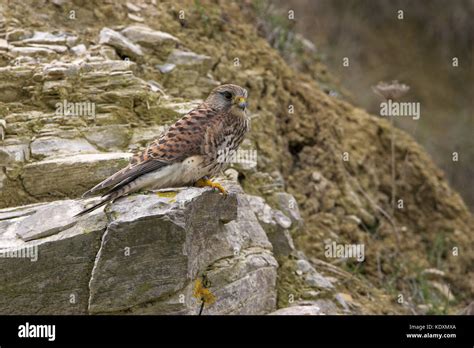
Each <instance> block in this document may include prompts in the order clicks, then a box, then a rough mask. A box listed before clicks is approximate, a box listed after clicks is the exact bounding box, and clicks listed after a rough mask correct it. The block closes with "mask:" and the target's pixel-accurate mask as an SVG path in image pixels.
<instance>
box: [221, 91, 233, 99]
mask: <svg viewBox="0 0 474 348" xmlns="http://www.w3.org/2000/svg"><path fill="white" fill-rule="evenodd" d="M221 94H222V95H223V96H224V98H225V99H227V100H231V99H232V93H230V92H222V93H221Z"/></svg>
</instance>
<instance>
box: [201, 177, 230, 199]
mask: <svg viewBox="0 0 474 348" xmlns="http://www.w3.org/2000/svg"><path fill="white" fill-rule="evenodd" d="M195 185H196V186H197V187H206V186H209V187H212V188H216V189H218V190H219V191H220V192H221V193H222V194H224V195H227V191H226V190H225V188H224V187H223V186H222V185H221V184H219V183H217V182H212V181H211V180H209V179H206V178H202V179H199V180H198V181H196V184H195Z"/></svg>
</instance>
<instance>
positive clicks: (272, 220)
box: [247, 195, 295, 257]
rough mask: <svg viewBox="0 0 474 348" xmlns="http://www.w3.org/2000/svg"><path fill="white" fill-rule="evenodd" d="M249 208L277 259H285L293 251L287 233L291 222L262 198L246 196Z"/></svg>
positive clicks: (290, 239) (291, 241)
mask: <svg viewBox="0 0 474 348" xmlns="http://www.w3.org/2000/svg"><path fill="white" fill-rule="evenodd" d="M247 199H248V200H249V203H250V207H251V209H252V211H253V212H254V213H255V214H256V216H257V218H258V220H259V222H260V224H261V225H262V227H263V228H264V229H265V232H266V233H267V236H268V239H269V240H270V242H271V243H272V245H273V250H274V253H275V255H276V256H277V257H286V256H288V255H290V254H291V253H292V252H293V251H294V250H295V246H294V244H293V239H292V238H291V234H290V232H289V228H290V227H291V220H290V218H288V217H287V216H286V215H284V214H283V213H282V212H281V211H279V210H276V209H272V208H271V207H270V206H269V205H268V204H267V203H266V202H265V200H264V199H263V198H262V197H259V196H252V195H247Z"/></svg>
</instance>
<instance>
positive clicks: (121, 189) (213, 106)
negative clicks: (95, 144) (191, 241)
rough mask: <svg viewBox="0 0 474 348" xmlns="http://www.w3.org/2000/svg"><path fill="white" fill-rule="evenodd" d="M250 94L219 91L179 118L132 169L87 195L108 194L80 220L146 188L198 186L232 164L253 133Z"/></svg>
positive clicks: (221, 88) (228, 89) (230, 89)
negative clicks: (250, 129)
mask: <svg viewBox="0 0 474 348" xmlns="http://www.w3.org/2000/svg"><path fill="white" fill-rule="evenodd" d="M246 99H247V90H245V89H244V88H242V87H239V86H236V85H230V84H229V85H222V86H219V87H217V88H215V89H214V90H213V91H212V92H211V93H210V95H209V97H208V98H207V99H206V100H205V101H204V102H203V103H202V104H201V105H199V106H198V107H197V108H195V109H193V110H192V111H190V112H189V113H188V114H186V115H185V116H183V117H182V118H181V119H179V120H178V121H177V122H176V123H175V124H173V125H172V126H171V127H169V128H168V130H167V131H166V132H165V133H164V134H163V135H161V136H160V137H159V138H158V139H156V140H155V141H154V142H152V143H151V144H150V145H149V146H148V147H147V148H146V149H145V150H144V151H142V152H141V153H139V154H137V155H135V156H134V157H133V158H132V159H131V160H130V164H129V165H128V166H127V167H125V168H123V169H122V170H120V171H118V172H117V173H115V174H113V175H112V176H110V177H109V178H107V179H105V180H104V181H102V182H101V183H99V184H98V185H96V186H95V187H93V188H92V189H90V190H89V191H87V192H86V193H85V194H84V196H89V195H93V194H95V193H97V192H100V191H102V190H107V191H105V193H104V194H103V195H102V197H103V200H102V201H101V202H99V203H98V204H96V205H94V206H93V207H90V208H88V209H86V210H84V211H82V212H81V213H79V214H78V215H82V214H85V213H88V212H90V211H92V210H94V209H96V208H98V207H100V206H102V205H104V204H106V203H107V202H109V201H112V200H115V199H117V198H118V197H121V196H123V195H126V194H128V193H131V192H136V191H139V190H142V189H160V188H166V187H179V186H188V185H193V184H194V183H196V182H197V181H198V180H199V179H201V178H203V177H207V176H213V175H215V174H217V173H218V172H219V171H221V170H222V169H223V168H224V166H225V165H226V163H225V162H227V161H226V159H225V157H226V156H225V155H226V154H231V153H232V151H235V150H236V149H237V148H238V146H239V145H240V144H241V143H242V140H243V138H244V135H245V133H246V132H247V131H248V118H247V115H246V106H247V103H246Z"/></svg>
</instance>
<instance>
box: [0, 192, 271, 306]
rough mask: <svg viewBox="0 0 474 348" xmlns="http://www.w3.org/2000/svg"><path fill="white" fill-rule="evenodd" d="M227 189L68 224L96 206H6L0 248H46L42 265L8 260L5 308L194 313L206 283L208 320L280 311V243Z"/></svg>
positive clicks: (179, 195)
mask: <svg viewBox="0 0 474 348" xmlns="http://www.w3.org/2000/svg"><path fill="white" fill-rule="evenodd" d="M224 185H225V186H226V188H227V189H228V192H229V195H227V196H223V195H221V194H219V193H217V192H215V191H214V190H212V189H209V188H204V189H201V188H185V189H180V190H177V191H159V192H155V193H149V194H146V195H145V194H136V195H131V196H128V197H124V198H121V199H119V200H117V201H116V202H115V203H113V204H110V205H109V207H107V208H106V211H107V213H106V214H107V216H108V218H107V219H106V218H105V215H104V212H103V209H99V210H96V211H95V212H94V213H92V214H91V215H88V216H85V217H82V218H79V219H69V217H71V216H72V215H74V214H75V213H77V212H78V210H80V209H81V208H82V207H83V206H84V205H85V204H86V203H87V202H84V203H82V202H79V201H71V200H69V201H56V202H53V203H43V204H36V205H32V206H26V207H20V208H15V209H5V210H0V230H1V231H2V232H1V233H0V249H2V248H8V250H20V248H23V249H25V248H27V247H29V248H31V247H34V246H37V247H38V250H37V251H38V253H37V261H35V262H32V261H30V260H29V259H13V258H8V257H0V274H2V280H3V281H2V284H0V312H1V313H8V314H14V313H22V314H32V313H36V314H66V313H71V314H72V313H75V314H80V313H134V314H140V313H150V314H151V313H154V314H172V313H174V314H178V313H181V314H195V313H197V312H198V311H199V307H200V303H199V301H198V300H196V299H195V298H194V297H193V296H192V292H193V288H194V283H195V281H196V279H198V278H201V277H205V278H206V279H207V280H208V282H209V283H210V290H211V292H212V293H213V294H214V296H215V297H216V302H215V303H214V304H212V305H210V306H206V308H205V309H204V314H265V313H269V312H272V311H274V310H275V304H276V292H275V283H276V269H277V263H276V261H275V259H274V258H273V256H272V254H271V244H270V243H269V242H268V240H267V239H266V236H265V232H264V231H263V230H262V228H261V227H260V225H259V224H258V222H257V220H256V218H255V216H254V214H253V213H252V212H251V211H250V209H249V206H248V202H247V201H246V199H245V196H244V195H243V194H242V191H241V189H240V188H239V187H238V186H236V185H235V184H230V183H224ZM45 216H48V218H46V217H45ZM40 221H43V222H40ZM35 225H36V226H37V227H36V228H35V227H34V226H35ZM33 238H34V240H33ZM58 260H61V262H58ZM30 272H33V273H30ZM208 286H209V285H208ZM25 288H27V289H28V291H27V292H25V291H24V289H25ZM71 299H74V301H75V302H70V300H71ZM181 299H184V301H182V300H181Z"/></svg>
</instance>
